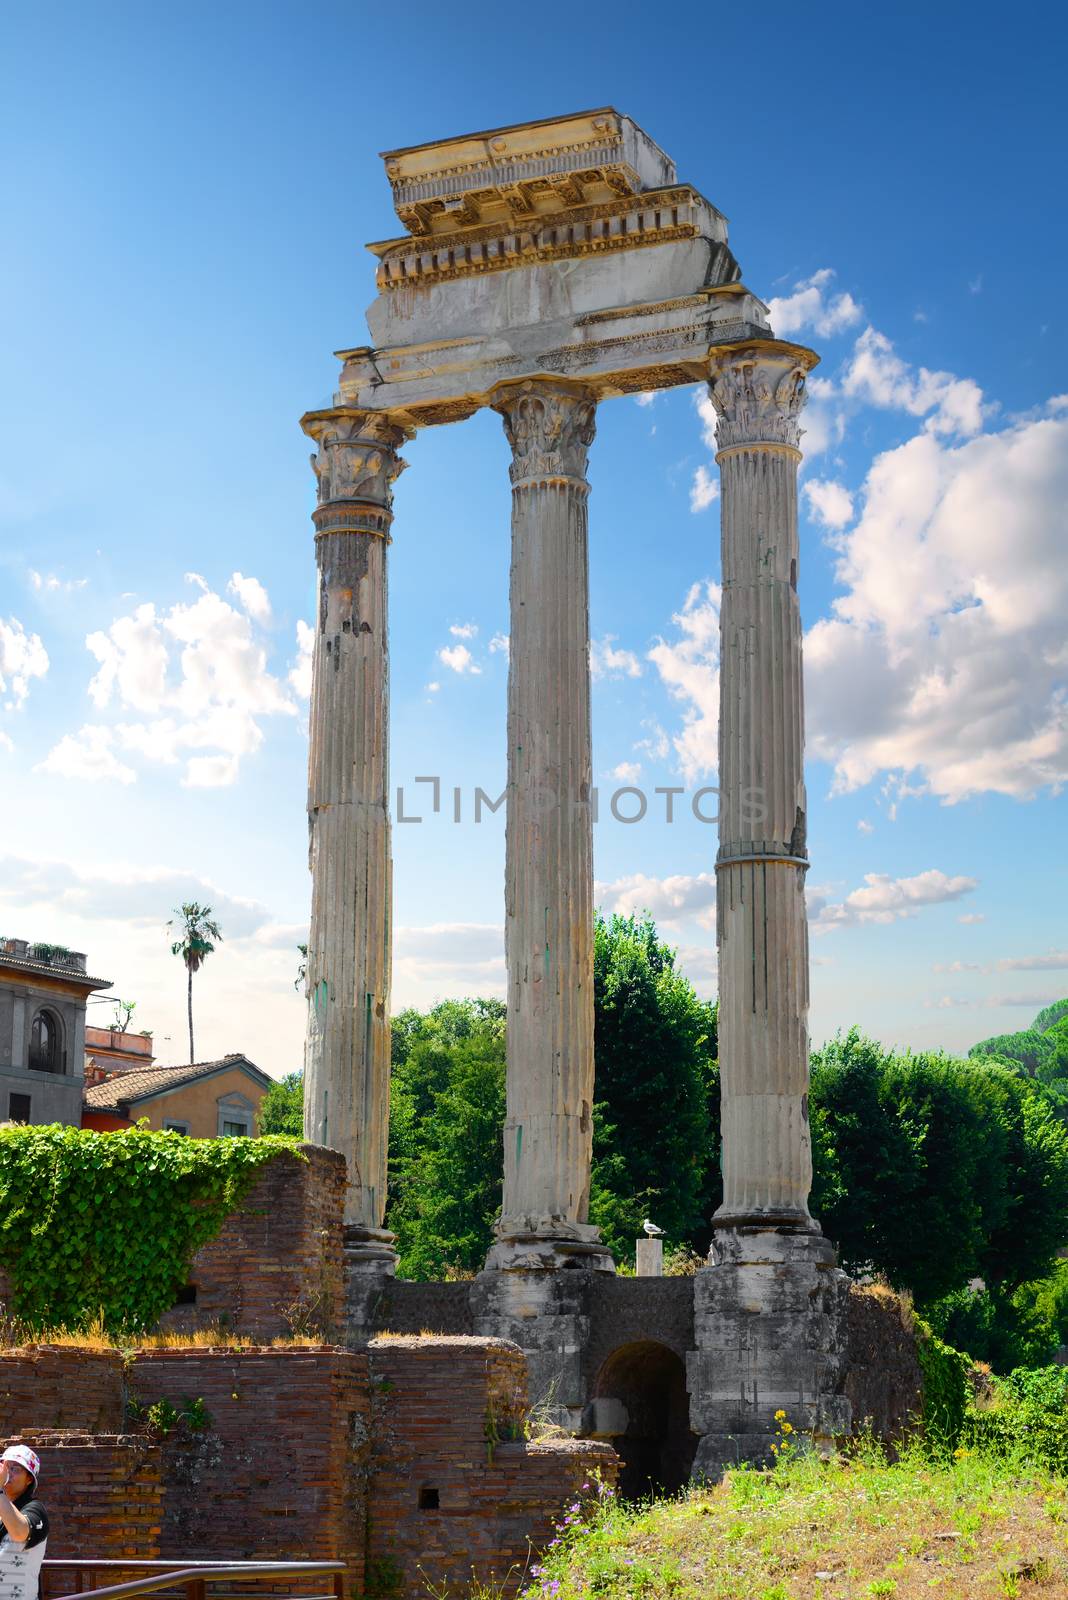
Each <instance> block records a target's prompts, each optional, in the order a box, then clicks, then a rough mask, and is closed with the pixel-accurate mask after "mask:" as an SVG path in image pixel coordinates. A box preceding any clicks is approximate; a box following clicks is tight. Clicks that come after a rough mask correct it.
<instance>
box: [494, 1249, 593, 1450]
mask: <svg viewBox="0 0 1068 1600" xmlns="http://www.w3.org/2000/svg"><path fill="white" fill-rule="evenodd" d="M554 1265H556V1263H554ZM588 1282H589V1274H588V1272H582V1271H575V1270H574V1269H570V1270H566V1269H565V1270H559V1271H556V1270H541V1271H524V1270H521V1269H514V1268H513V1269H512V1270H510V1271H506V1272H501V1271H495V1270H492V1269H490V1268H487V1270H486V1271H485V1272H480V1273H479V1274H478V1276H477V1278H476V1279H475V1281H474V1283H473V1284H472V1285H471V1302H470V1303H471V1318H472V1324H473V1326H474V1331H475V1333H476V1334H480V1335H482V1336H484V1337H487V1338H489V1337H493V1338H497V1339H511V1340H512V1341H513V1343H515V1344H517V1345H518V1346H519V1348H520V1349H521V1350H522V1352H523V1354H524V1355H525V1356H526V1359H527V1373H528V1384H527V1392H528V1395H529V1401H530V1406H531V1409H532V1410H534V1411H536V1412H538V1414H539V1415H540V1416H544V1417H545V1418H547V1420H549V1421H551V1422H555V1423H557V1424H558V1425H559V1426H560V1427H563V1428H567V1429H569V1430H570V1431H571V1432H572V1433H578V1432H579V1431H580V1429H581V1426H582V1415H583V1410H584V1407H585V1402H586V1392H585V1388H584V1386H583V1381H582V1352H583V1348H584V1346H585V1345H586V1343H587V1341H588V1340H589V1335H590V1319H589V1314H588V1312H587V1309H586V1300H587V1293H586V1291H587V1285H588Z"/></svg>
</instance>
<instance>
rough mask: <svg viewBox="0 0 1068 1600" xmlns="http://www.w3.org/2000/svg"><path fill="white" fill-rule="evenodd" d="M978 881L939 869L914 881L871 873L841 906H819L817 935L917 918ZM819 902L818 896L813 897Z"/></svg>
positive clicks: (952, 898) (957, 895)
mask: <svg viewBox="0 0 1068 1600" xmlns="http://www.w3.org/2000/svg"><path fill="white" fill-rule="evenodd" d="M978 884H979V880H978V879H977V878H966V877H959V876H958V877H952V878H951V877H947V875H946V874H945V873H944V872H940V871H939V870H938V868H937V867H931V868H929V869H928V871H926V872H919V873H917V874H916V876H915V877H913V878H891V877H889V876H888V875H887V874H886V873H882V872H867V873H865V875H864V887H863V888H861V889H854V890H853V891H852V893H851V894H847V895H846V897H845V899H844V900H843V901H840V902H839V903H838V904H837V905H833V904H832V905H824V906H822V907H819V909H818V910H817V912H816V916H815V918H814V924H815V931H816V932H817V933H829V932H831V931H832V930H834V929H836V928H848V927H854V926H855V925H856V924H858V923H864V922H896V921H897V920H898V919H899V918H901V917H913V916H915V915H916V913H917V912H918V911H920V910H922V909H923V908H924V907H925V906H933V905H942V904H944V903H945V902H946V901H949V900H959V899H960V897H961V896H962V895H965V894H971V892H972V890H973V889H976V888H978ZM812 898H813V900H815V898H816V897H815V896H813V897H812Z"/></svg>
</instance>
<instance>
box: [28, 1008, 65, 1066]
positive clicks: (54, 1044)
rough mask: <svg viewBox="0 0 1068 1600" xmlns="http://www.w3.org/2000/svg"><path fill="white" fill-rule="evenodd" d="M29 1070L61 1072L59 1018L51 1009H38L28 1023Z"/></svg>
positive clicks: (61, 1050)
mask: <svg viewBox="0 0 1068 1600" xmlns="http://www.w3.org/2000/svg"><path fill="white" fill-rule="evenodd" d="M30 1070H31V1072H62V1071H63V1049H62V1044H61V1042H60V1036H59V1018H58V1017H57V1016H55V1015H54V1013H53V1012H51V1011H38V1013H37V1015H36V1016H35V1017H34V1019H33V1022H32V1023H31V1024H30Z"/></svg>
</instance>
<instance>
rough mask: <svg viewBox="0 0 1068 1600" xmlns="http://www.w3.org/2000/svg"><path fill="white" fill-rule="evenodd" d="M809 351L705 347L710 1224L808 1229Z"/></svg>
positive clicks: (768, 344) (773, 345)
mask: <svg viewBox="0 0 1068 1600" xmlns="http://www.w3.org/2000/svg"><path fill="white" fill-rule="evenodd" d="M815 360H816V358H815V356H814V355H813V354H812V352H811V351H807V350H803V349H801V348H799V347H798V346H795V345H787V344H782V343H780V342H778V341H774V340H767V341H764V340H762V341H760V342H759V343H758V344H752V345H747V346H741V347H737V346H736V347H730V346H724V347H721V349H720V350H719V351H716V352H713V357H712V369H711V376H712V381H711V393H712V399H713V402H714V404H715V407H716V411H717V414H718V422H717V430H716V440H717V445H718V447H719V448H718V453H717V457H716V459H717V461H718V462H719V465H720V472H721V482H722V511H721V515H722V524H721V526H722V548H723V598H722V608H721V613H720V639H721V656H720V725H719V768H720V823H719V855H718V859H717V871H718V878H717V885H718V887H717V908H718V909H717V942H718V946H719V991H720V1011H719V1053H720V1075H721V1094H722V1135H723V1189H724V1195H723V1205H722V1207H721V1208H720V1210H719V1212H717V1215H716V1222H717V1225H718V1226H721V1227H722V1226H728V1225H731V1224H735V1223H738V1222H742V1223H746V1222H752V1223H756V1222H762V1223H765V1224H770V1225H773V1226H774V1225H786V1226H791V1225H792V1226H801V1227H804V1228H811V1227H814V1224H813V1223H812V1220H811V1218H810V1216H809V1212H808V1195H809V1190H810V1188H811V1185H812V1153H811V1139H810V1134H809V1120H808V1084H809V1073H808V926H807V922H806V919H805V871H806V869H807V866H808V853H807V846H806V813H807V802H806V798H805V779H804V703H803V693H802V680H801V617H800V611H799V608H798V599H797V564H798V539H797V468H798V464H799V462H800V460H801V452H800V450H799V448H798V444H799V439H800V429H799V427H798V423H797V418H798V415H799V413H800V410H801V407H802V405H803V404H804V398H805V393H804V391H805V373H806V371H807V370H808V368H809V367H810V366H812V365H814V363H815Z"/></svg>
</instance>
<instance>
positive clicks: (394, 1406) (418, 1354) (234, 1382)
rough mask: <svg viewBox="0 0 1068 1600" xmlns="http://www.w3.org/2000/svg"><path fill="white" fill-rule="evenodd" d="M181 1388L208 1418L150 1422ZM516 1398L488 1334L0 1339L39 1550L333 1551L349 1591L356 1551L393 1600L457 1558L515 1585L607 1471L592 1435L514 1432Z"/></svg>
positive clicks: (518, 1418) (436, 1580)
mask: <svg viewBox="0 0 1068 1600" xmlns="http://www.w3.org/2000/svg"><path fill="white" fill-rule="evenodd" d="M194 1400H198V1401H200V1402H201V1408H202V1410H203V1411H206V1413H207V1422H206V1426H204V1427H203V1428H199V1429H197V1428H191V1427H190V1426H189V1424H188V1422H186V1421H180V1422H179V1423H178V1425H177V1426H176V1427H175V1428H174V1429H173V1430H172V1431H171V1432H170V1433H169V1434H167V1436H166V1437H164V1438H162V1439H160V1438H158V1437H156V1436H154V1435H152V1433H151V1431H150V1429H149V1427H148V1424H147V1421H146V1420H145V1417H144V1413H145V1411H146V1409H147V1408H148V1407H149V1406H152V1405H155V1404H156V1403H157V1402H159V1401H167V1402H168V1403H169V1405H170V1406H172V1407H173V1408H174V1410H175V1411H177V1412H181V1411H183V1409H184V1408H186V1407H187V1406H188V1404H189V1402H190V1401H194ZM525 1411H526V1363H525V1361H524V1358H523V1355H522V1352H521V1351H520V1350H519V1349H518V1348H517V1347H516V1346H515V1345H512V1344H508V1343H506V1342H505V1341H504V1340H501V1339H474V1338H446V1339H437V1338H424V1337H407V1338H393V1339H391V1338H384V1339H380V1340H375V1341H374V1342H373V1343H372V1345H371V1346H370V1348H369V1349H368V1350H365V1351H352V1350H343V1349H338V1348H336V1347H333V1346H329V1345H325V1346H323V1345H321V1346H317V1347H299V1346H292V1345H291V1346H288V1347H279V1348H274V1349H254V1348H253V1349H246V1350H224V1349H217V1350H209V1349H185V1350H168V1349H164V1350H139V1351H136V1352H134V1353H133V1354H132V1355H131V1356H129V1357H128V1358H127V1359H125V1360H124V1359H123V1357H122V1356H121V1355H120V1354H119V1353H118V1352H116V1351H97V1350H79V1349H77V1348H75V1347H72V1346H53V1347H43V1348H30V1349H25V1350H20V1351H9V1352H6V1353H3V1354H0V1434H2V1436H3V1438H4V1440H5V1441H6V1440H8V1439H10V1438H12V1437H13V1436H21V1437H24V1438H26V1439H27V1440H28V1441H29V1442H31V1443H33V1445H34V1448H35V1449H37V1450H39V1452H40V1454H41V1457H42V1462H43V1468H42V1481H41V1492H42V1497H43V1498H44V1499H45V1501H46V1503H47V1505H48V1506H49V1509H50V1511H51V1512H52V1514H53V1534H52V1537H51V1540H50V1543H49V1555H51V1556H85V1557H98V1558H112V1559H114V1558H118V1557H121V1556H133V1557H141V1558H150V1557H156V1556H160V1557H163V1558H165V1559H180V1558H181V1557H183V1556H189V1555H190V1554H194V1555H195V1556H196V1558H197V1559H201V1560H204V1559H209V1558H211V1557H212V1556H219V1557H225V1558H228V1559H252V1558H259V1559H260V1560H264V1559H277V1560H285V1559H290V1560H301V1559H307V1560H316V1559H333V1558H337V1557H340V1558H341V1559H343V1560H344V1561H345V1563H346V1565H347V1567H348V1572H349V1584H348V1588H349V1591H350V1593H352V1594H353V1595H356V1594H359V1593H360V1592H361V1591H362V1590H363V1587H364V1578H365V1560H366V1579H367V1590H368V1592H369V1593H374V1592H379V1593H388V1594H389V1595H390V1596H391V1597H393V1600H416V1597H418V1600H426V1593H427V1583H428V1582H429V1583H430V1584H431V1585H433V1586H434V1587H435V1589H437V1590H440V1589H441V1588H442V1586H443V1585H445V1584H448V1585H450V1586H451V1587H452V1588H453V1590H454V1592H456V1593H457V1594H459V1593H462V1592H463V1590H464V1589H465V1588H466V1586H467V1585H468V1584H469V1583H470V1581H471V1578H472V1575H474V1576H476V1577H478V1578H480V1579H485V1580H490V1579H491V1578H492V1577H493V1576H494V1575H496V1576H497V1577H498V1578H499V1579H501V1580H504V1581H505V1586H506V1587H507V1588H510V1589H513V1590H514V1589H515V1588H516V1587H517V1586H518V1582H519V1579H520V1577H521V1575H522V1572H523V1570H524V1569H525V1567H526V1566H527V1564H528V1561H529V1558H530V1549H531V1545H533V1547H534V1548H535V1549H537V1548H539V1547H540V1546H543V1545H544V1544H545V1543H547V1542H548V1540H549V1539H550V1538H551V1537H552V1529H553V1526H554V1523H555V1522H556V1520H557V1519H558V1517H559V1516H560V1515H561V1513H562V1512H563V1510H564V1507H565V1506H566V1505H568V1504H570V1503H571V1502H572V1501H573V1500H574V1499H575V1498H576V1497H580V1498H581V1497H584V1495H585V1494H586V1493H587V1492H588V1491H585V1490H584V1489H583V1485H584V1484H593V1483H594V1481H595V1475H596V1474H598V1473H599V1474H600V1475H601V1476H602V1477H603V1479H604V1480H605V1482H608V1483H612V1482H614V1480H615V1475H616V1471H617V1467H618V1462H617V1459H616V1456H615V1455H614V1453H613V1452H612V1450H611V1449H610V1448H609V1447H608V1446H607V1445H602V1444H594V1443H590V1442H586V1441H581V1440H572V1439H563V1440H551V1441H547V1442H544V1443H530V1442H528V1441H527V1440H526V1439H525V1438H524V1430H525V1424H526V1417H525ZM124 1412H128V1414H129V1416H130V1417H131V1418H134V1417H137V1418H139V1419H140V1422H139V1424H138V1425H139V1426H140V1427H141V1428H142V1430H143V1431H142V1432H141V1433H140V1434H133V1433H130V1432H127V1433H125V1434H123V1433H122V1429H123V1426H124V1424H123V1422H122V1417H123V1415H124ZM76 1413H82V1416H84V1419H85V1420H84V1421H82V1418H81V1417H79V1416H78V1415H76ZM57 1421H58V1422H59V1423H60V1425H61V1428H63V1429H65V1430H69V1429H71V1428H74V1427H78V1426H82V1427H86V1426H88V1427H92V1428H93V1429H97V1428H99V1429H100V1430H101V1432H100V1433H99V1434H95V1435H92V1436H91V1435H89V1434H87V1433H85V1434H73V1433H71V1432H69V1431H59V1432H57V1431H55V1424H56V1423H57ZM132 1425H133V1424H132V1423H127V1424H125V1426H126V1427H127V1429H129V1428H130V1427H131V1426H132ZM50 1430H51V1431H50ZM435 1500H436V1503H435ZM509 1575H510V1576H509ZM53 1592H61V1591H58V1590H55V1589H53Z"/></svg>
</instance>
